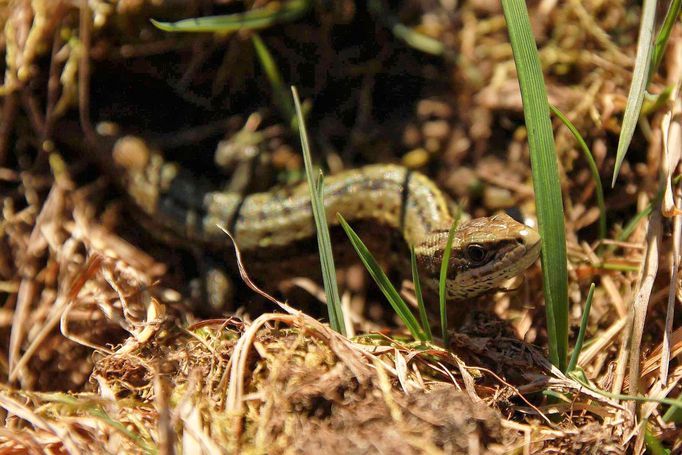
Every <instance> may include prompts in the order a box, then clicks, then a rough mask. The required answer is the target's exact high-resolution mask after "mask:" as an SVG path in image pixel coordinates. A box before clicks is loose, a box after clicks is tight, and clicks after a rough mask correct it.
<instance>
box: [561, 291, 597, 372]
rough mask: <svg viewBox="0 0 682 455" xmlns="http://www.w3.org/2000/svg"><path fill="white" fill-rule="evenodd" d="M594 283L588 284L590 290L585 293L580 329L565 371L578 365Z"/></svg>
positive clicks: (569, 370)
mask: <svg viewBox="0 0 682 455" xmlns="http://www.w3.org/2000/svg"><path fill="white" fill-rule="evenodd" d="M594 288H595V286H594V283H592V284H591V285H590V290H589V291H588V293H587V299H586V300H585V308H584V309H583V317H582V320H581V321H580V331H579V332H578V338H577V339H576V340H575V346H574V347H573V354H571V360H570V361H569V362H568V367H566V371H568V372H571V371H573V370H575V367H577V366H578V358H579V357H580V351H582V349H583V344H584V343H585V332H587V322H588V321H589V319H590V308H592V297H593V295H594Z"/></svg>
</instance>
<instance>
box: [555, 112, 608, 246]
mask: <svg viewBox="0 0 682 455" xmlns="http://www.w3.org/2000/svg"><path fill="white" fill-rule="evenodd" d="M549 108H550V109H551V110H552V112H554V115H556V116H557V117H559V120H561V122H562V123H563V124H564V126H565V127H566V128H568V131H570V132H571V134H572V135H573V137H574V138H575V140H576V141H578V145H580V149H581V150H582V151H583V156H584V157H585V161H587V165H588V167H589V168H590V173H591V174H592V181H593V182H594V193H595V197H596V198H597V207H599V239H602V240H603V239H605V238H606V204H605V203H604V188H603V187H602V184H601V177H600V176H599V169H598V168H597V163H595V161H594V156H593V155H592V151H591V150H590V148H589V147H588V146H587V143H586V142H585V139H583V137H582V135H581V134H580V132H579V131H578V129H577V128H576V127H575V125H574V124H573V122H571V121H570V120H569V119H568V117H566V116H565V115H564V114H563V112H561V111H560V110H559V109H558V108H557V107H556V106H553V105H551V104H550V106H549Z"/></svg>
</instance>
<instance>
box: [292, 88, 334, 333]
mask: <svg viewBox="0 0 682 455" xmlns="http://www.w3.org/2000/svg"><path fill="white" fill-rule="evenodd" d="M291 92H292V94H293V97H294V106H295V108H296V116H297V119H298V126H299V133H300V135H301V148H302V149H303V162H304V164H305V174H306V178H307V180H308V187H309V189H310V199H311V204H312V211H313V218H315V229H316V232H317V246H318V249H319V252H320V267H321V269H322V281H323V284H324V293H325V295H326V297H327V311H328V313H329V324H330V326H331V328H332V329H333V330H335V331H337V332H339V333H340V334H342V335H345V334H346V325H345V323H344V318H343V308H342V307H341V298H340V297H339V289H338V286H337V284H336V268H335V266H334V257H333V255H332V243H331V239H330V237H329V224H328V223H327V214H326V211H325V208H324V200H323V196H324V183H323V179H322V177H321V173H320V176H319V177H318V180H317V181H316V180H315V177H314V175H313V162H312V159H311V157H310V145H309V143H308V132H307V130H306V126H305V119H304V118H303V111H302V110H301V101H300V99H299V97H298V90H296V87H291Z"/></svg>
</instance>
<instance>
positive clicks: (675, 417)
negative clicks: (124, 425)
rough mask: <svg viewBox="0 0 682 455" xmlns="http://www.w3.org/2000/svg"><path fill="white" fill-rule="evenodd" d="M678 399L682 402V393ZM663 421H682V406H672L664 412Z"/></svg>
mask: <svg viewBox="0 0 682 455" xmlns="http://www.w3.org/2000/svg"><path fill="white" fill-rule="evenodd" d="M677 400H678V401H680V402H682V395H680V396H678V397H677ZM663 421H664V422H665V423H670V422H674V423H682V406H670V407H669V408H668V410H667V411H665V414H663Z"/></svg>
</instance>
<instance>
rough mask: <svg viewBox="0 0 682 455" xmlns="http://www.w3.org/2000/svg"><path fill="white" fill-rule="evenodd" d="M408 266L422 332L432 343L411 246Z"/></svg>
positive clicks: (415, 260) (415, 258)
mask: <svg viewBox="0 0 682 455" xmlns="http://www.w3.org/2000/svg"><path fill="white" fill-rule="evenodd" d="M410 264H411V266H412V282H413V283H414V293H415V295H416V296H417V306H418V307H419V319H421V322H422V329H423V330H424V334H425V335H426V339H427V341H433V334H432V333H431V325H430V324H429V317H428V316H427V315H426V305H424V296H423V295H422V285H421V281H419V270H418V268H417V257H416V256H415V254H414V247H413V246H411V247H410Z"/></svg>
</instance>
